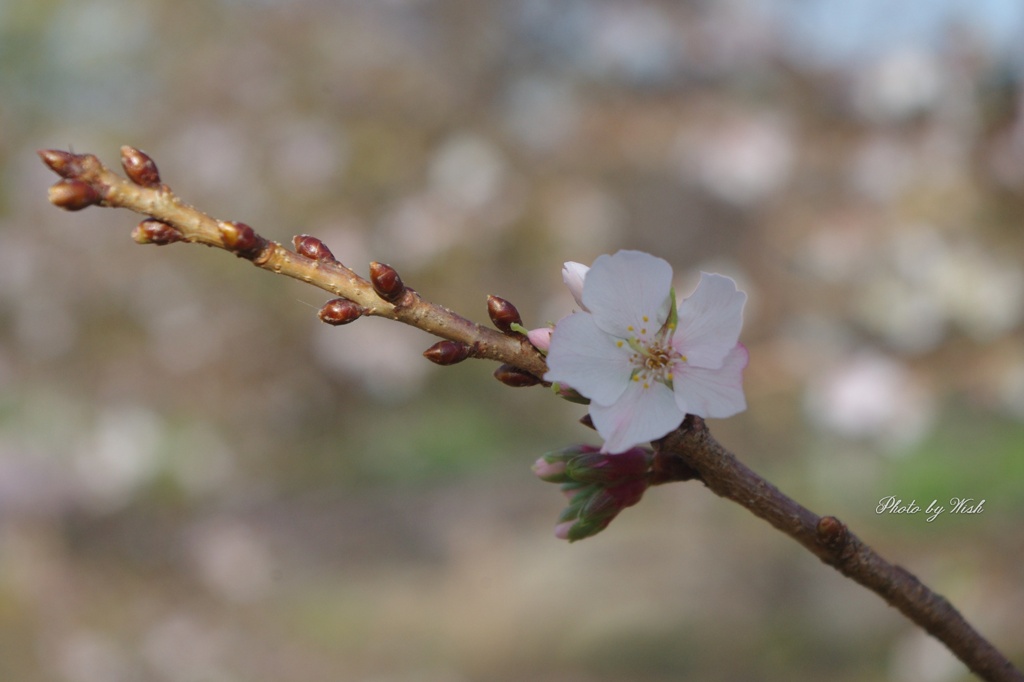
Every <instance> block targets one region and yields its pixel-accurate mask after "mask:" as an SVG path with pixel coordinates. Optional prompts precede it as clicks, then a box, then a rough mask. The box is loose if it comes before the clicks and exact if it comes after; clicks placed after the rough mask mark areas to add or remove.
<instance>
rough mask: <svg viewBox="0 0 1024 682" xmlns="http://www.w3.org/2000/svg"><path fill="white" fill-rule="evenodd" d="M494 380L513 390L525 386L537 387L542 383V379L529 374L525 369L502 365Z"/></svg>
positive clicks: (495, 373) (495, 372)
mask: <svg viewBox="0 0 1024 682" xmlns="http://www.w3.org/2000/svg"><path fill="white" fill-rule="evenodd" d="M494 378H495V379H497V380H498V381H500V382H501V383H503V384H505V385H506V386H511V387H513V388H523V387H525V386H536V385H537V384H539V383H540V379H538V378H537V377H535V376H534V375H532V374H530V373H529V372H527V371H526V370H525V369H519V368H518V367H513V366H512V365H508V364H506V365H502V366H501V367H499V368H498V369H496V370H494Z"/></svg>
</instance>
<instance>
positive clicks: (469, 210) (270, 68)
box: [0, 0, 1024, 682]
mask: <svg viewBox="0 0 1024 682" xmlns="http://www.w3.org/2000/svg"><path fill="white" fill-rule="evenodd" d="M1022 31H1024V5H1022V4H1021V3H1018V2H1016V0H986V1H981V0H973V1H968V0H959V1H958V0H908V1H906V2H901V3H898V4H896V5H894V4H893V3H889V2H883V1H882V0H865V1H861V2H841V1H839V0H815V1H811V0H749V1H745V0H732V1H727V2H707V1H698V0H688V1H683V2H678V1H676V2H670V1H668V0H664V1H658V0H643V1H636V0H628V1H627V0H604V1H598V0H594V1H589V2H585V1H583V0H563V1H560V2H550V1H548V2H545V1H542V0H524V1H522V2H500V1H498V0H436V1H431V0H419V1H416V0H374V1H368V0H364V1H356V0H348V1H340V2H325V1H323V0H320V1H317V0H249V1H248V2H246V1H244V0H218V1H212V2H197V1H195V0H184V1H182V0H176V1H174V2H171V1H169V0H167V1H161V0H145V1H139V0H75V1H73V2H72V1H71V0H44V1H40V0H0V679H4V680H18V681H20V682H42V681H51V680H52V681H55V682H87V681H88V682H92V681H95V680H103V681H105V682H119V681H134V680H153V681H158V682H162V681H166V682H234V681H239V682H244V681H250V680H252V681H256V682H259V681H263V680H268V681H269V680H304V681H310V682H318V681H321V680H322V681H327V680H331V681H341V682H347V681H360V682H364V681H365V682H469V681H477V680H481V681H492V680H494V681H498V682H504V681H509V682H513V681H519V680H538V681H541V682H547V681H551V682H555V681H557V682H605V681H613V680H627V679H628V680H635V681H639V682H661V681H667V680H681V679H691V680H709V681H747V680H754V681H758V680H763V681H766V682H771V681H776V680H780V681H781V680H787V681H797V682H800V681H804V680H806V681H812V680H813V681H817V680H823V679H828V680H835V681H839V682H844V681H858V682H860V681H865V680H866V681H874V680H878V681H899V682H902V681H915V682H955V681H959V680H967V679H970V678H969V676H968V675H967V674H966V672H965V671H964V669H963V668H962V666H960V664H959V663H957V662H956V661H955V660H953V659H952V658H951V657H950V656H949V655H948V654H946V653H945V652H944V650H943V649H942V648H941V647H940V646H939V645H937V644H936V643H934V642H932V641H931V640H930V639H929V638H927V637H925V636H924V635H922V634H921V633H920V632H919V631H917V630H916V629H915V628H913V627H912V626H911V625H910V624H909V623H908V622H907V621H906V620H905V619H904V618H903V617H902V616H901V615H900V614H898V613H897V612H896V611H895V610H893V609H891V608H889V607H888V606H887V605H886V604H885V603H884V602H882V601H881V600H880V599H879V598H878V597H877V596H875V595H873V594H871V593H869V592H867V591H865V590H863V589H862V588H860V587H858V586H856V585H854V584H852V583H850V582H849V581H847V580H845V579H843V578H841V577H840V576H839V575H838V574H836V573H835V572H834V571H832V570H831V569H830V568H828V567H826V566H824V565H823V564H821V563H820V562H819V561H818V560H817V559H815V558H814V557H812V556H811V555H809V554H808V553H807V552H806V551H804V550H803V549H802V548H800V547H799V546H798V545H796V544H795V543H794V542H792V541H791V540H789V539H788V538H786V537H784V536H783V535H780V534H779V533H776V532H774V531H773V530H771V529H770V528H769V527H768V526H767V525H765V524H764V523H763V522H762V521H760V520H758V519H756V518H754V517H752V516H751V515H750V514H748V513H747V512H745V511H744V510H742V509H740V508H739V507H737V506H736V505H733V504H730V503H726V502H724V501H721V500H719V499H718V498H716V497H714V496H713V495H712V494H710V493H709V492H708V491H706V490H705V489H703V488H702V487H701V486H700V485H698V484H692V483H691V484H674V485H670V486H665V487H663V488H658V489H655V490H652V491H649V492H648V494H647V495H646V497H645V499H644V500H643V501H642V502H641V503H640V505H639V506H637V507H635V508H632V509H629V510H627V511H626V512H624V513H623V514H622V515H621V516H620V517H619V518H618V519H617V520H616V521H615V522H614V523H613V524H612V526H611V527H610V528H609V529H608V530H607V531H605V532H604V533H602V534H601V535H599V536H597V537H595V538H592V539H588V540H585V541H583V542H580V543H577V544H574V545H572V546H569V545H567V544H565V543H562V542H559V541H557V540H555V539H554V537H553V536H552V528H553V526H554V524H555V521H556V517H557V515H558V513H559V511H560V510H561V508H562V507H563V506H564V500H563V499H562V498H561V496H560V495H559V493H558V491H557V489H556V487H555V486H552V485H549V484H544V483H541V482H539V481H538V480H537V479H535V478H534V477H533V476H532V474H531V473H530V465H531V463H532V462H533V461H534V459H536V457H537V456H539V455H540V454H542V453H543V452H545V451H548V450H552V449H557V448H561V447H564V446H566V445H569V444H572V443H577V442H581V441H584V442H594V440H593V435H592V434H591V433H590V432H589V431H588V430H586V429H585V428H583V427H582V426H580V425H578V424H577V423H576V420H577V419H578V418H579V417H580V416H582V415H583V413H584V411H583V409H582V408H581V407H579V406H574V405H570V404H567V403H564V402H562V401H559V400H557V399H555V398H554V397H553V396H552V395H551V394H550V393H548V392H546V391H544V390H543V389H540V388H533V389H515V390H513V389H510V388H507V387H505V386H503V385H501V384H499V383H498V382H496V381H494V380H493V379H492V378H491V373H492V371H493V370H494V367H493V366H491V365H488V364H486V363H483V362H466V363H464V364H462V365H458V366H455V367H450V368H438V367H435V366H433V365H431V364H430V363H428V362H427V361H425V360H424V359H423V358H422V357H421V355H420V353H421V352H422V351H423V350H424V349H426V348H427V347H428V346H430V345H431V344H432V343H433V341H434V340H433V339H431V338H429V337H428V336H426V335H424V334H423V333H422V332H419V331H417V330H414V329H408V328H402V327H401V325H396V324H394V323H390V322H387V321H383V320H375V319H369V320H360V321H358V322H357V323H355V324H352V325H350V326H348V327H344V328H330V327H327V326H326V325H322V324H320V323H319V322H318V321H317V318H316V311H317V309H318V307H319V306H320V305H321V304H322V303H323V302H324V301H325V300H326V299H327V298H328V297H327V296H326V295H324V294H323V293H322V292H320V291H319V290H317V289H313V288H311V287H309V286H305V285H301V284H299V283H296V282H292V281H285V280H284V278H279V277H273V276H271V275H269V274H268V273H265V272H262V271H259V270H257V269H254V268H252V267H250V266H248V265H247V264H246V263H244V262H242V261H238V260H236V259H234V258H232V257H231V256H229V255H227V254H225V253H223V252H220V251H215V250H213V249H202V248H196V247H191V246H184V245H174V246H169V247H165V248H157V247H139V246H137V245H135V244H134V243H133V242H132V241H131V239H130V238H129V231H130V230H131V228H132V227H133V226H134V225H135V224H136V222H137V221H138V220H139V218H138V217H137V216H134V215H132V214H129V213H128V212H125V211H112V210H106V209H98V208H93V209H89V210H86V211H84V212H81V213H77V214H68V213H63V212H61V211H59V210H56V209H54V208H52V207H51V206H49V205H48V203H47V201H46V189H47V187H48V185H50V184H51V183H52V182H54V181H55V180H56V176H54V175H53V174H52V173H50V172H49V170H47V169H46V168H45V167H44V166H43V165H42V164H41V163H40V162H39V160H38V158H37V157H36V155H35V150H36V149H39V148H62V149H67V148H71V149H73V150H74V151H76V152H92V153H96V154H98V155H99V156H100V157H101V158H102V159H103V160H104V161H106V162H107V163H108V164H110V165H111V166H112V167H115V168H116V167H117V163H118V148H119V146H120V145H122V144H131V145H133V146H137V147H139V148H141V149H144V150H146V151H147V152H149V153H150V154H151V155H152V156H153V157H154V158H155V160H156V161H157V163H158V164H159V166H160V169H161V171H162V175H163V179H164V180H165V182H167V183H169V184H170V185H171V186H172V187H173V188H174V189H175V190H176V191H177V192H178V194H179V195H180V196H181V197H183V198H184V199H185V200H186V201H188V202H190V203H193V204H195V205H197V206H199V207H200V208H202V209H203V210H205V211H206V212H208V213H211V214H212V215H215V216H217V217H218V218H222V219H231V220H242V221H245V222H248V223H250V224H251V225H253V226H254V227H255V228H256V229H257V230H258V231H259V232H261V233H262V234H263V235H265V236H267V237H268V238H271V239H274V240H277V241H280V242H283V243H289V242H290V239H291V237H292V235H294V234H297V233H310V234H313V235H316V236H319V237H321V238H322V239H323V240H324V241H325V242H326V243H327V244H328V246H329V247H330V248H331V249H332V250H333V252H334V253H335V254H336V255H337V256H338V258H339V259H340V260H342V261H343V262H345V263H346V264H350V265H351V266H352V267H354V268H355V269H356V270H357V271H360V272H365V269H366V264H367V263H368V262H369V261H370V260H380V261H383V262H387V263H390V264H392V265H394V266H395V267H396V268H397V269H398V271H399V272H400V273H401V274H402V276H403V277H404V278H405V280H406V282H407V283H409V284H410V285H411V286H413V287H415V288H416V289H417V290H418V291H420V292H421V293H422V294H423V295H424V296H425V297H427V298H428V299H431V300H433V301H436V302H439V303H442V304H444V305H446V306H448V307H451V308H453V309H455V310H456V311H458V312H460V313H462V314H464V315H466V316H468V317H470V318H472V319H474V320H476V321H486V320H487V315H486V308H485V300H486V295H487V294H495V295H499V296H502V297H504V298H507V299H510V300H511V301H513V302H514V303H515V304H516V305H517V306H518V307H519V309H520V311H521V312H522V313H523V316H524V318H525V320H526V322H527V324H528V325H529V326H540V325H542V324H544V323H547V322H553V321H555V320H557V319H559V318H560V317H561V316H562V315H564V314H566V313H568V312H569V311H570V310H571V307H572V301H571V298H569V296H568V294H567V293H566V292H564V291H563V289H564V287H563V286H562V283H561V277H560V267H561V263H562V262H563V261H566V260H576V261H581V262H584V263H589V262H591V261H592V260H593V259H594V258H595V257H596V256H598V255H599V254H602V253H609V252H614V251H616V250H618V249H620V248H635V249H642V250H646V251H650V252H652V253H654V254H656V255H659V256H661V257H663V258H665V259H667V260H668V261H670V262H671V263H672V264H673V266H674V267H675V271H676V276H677V283H676V287H677V291H679V293H680V295H685V294H686V293H688V292H689V291H691V290H692V287H693V286H694V284H695V283H696V280H697V276H698V273H699V271H700V270H702V269H703V270H710V271H717V272H722V273H725V274H728V275H730V276H732V277H734V278H736V279H737V281H738V282H740V284H741V287H742V288H744V289H745V290H746V291H747V292H748V294H749V296H750V300H749V303H748V306H747V312H746V326H745V329H744V333H743V337H742V339H743V341H744V342H745V343H746V344H747V346H748V347H749V349H750V356H751V360H750V366H749V368H748V369H747V372H746V390H747V396H748V402H749V409H748V411H747V412H746V413H744V414H742V415H740V416H738V417H736V418H733V419H730V420H725V421H715V422H712V423H711V427H712V430H713V432H714V433H715V434H716V436H717V437H718V439H719V440H720V441H722V442H723V443H724V444H725V445H726V446H728V447H730V448H731V449H732V450H734V451H735V452H736V453H737V454H738V455H739V456H740V457H741V458H742V459H743V460H744V461H745V462H746V463H747V464H748V465H750V466H751V467H753V468H754V469H755V470H757V471H759V472H760V473H762V474H763V475H765V476H767V477H768V478H769V479H770V480H771V481H773V482H774V483H776V484H777V485H779V487H781V488H782V489H783V491H785V492H787V493H788V494H790V495H791V496H793V497H795V498H796V499H798V500H799V501H801V502H802V503H804V504H805V505H807V506H809V507H810V508H811V509H813V510H814V511H816V512H818V513H821V514H826V513H827V514H834V515H836V516H838V517H840V518H841V519H843V520H844V521H846V522H847V523H848V524H849V525H850V526H851V527H852V529H853V530H854V531H855V532H856V533H857V534H858V535H859V536H860V537H861V538H863V539H864V540H866V541H867V542H869V543H870V544H872V545H874V546H875V547H876V548H877V549H878V550H880V551H881V552H882V553H883V555H885V556H886V557H888V558H889V559H890V560H892V561H895V562H896V563H899V564H901V565H904V566H906V567H907V568H909V569H910V570H911V571H913V572H914V573H916V574H917V575H918V576H919V577H920V578H921V579H922V580H924V581H925V582H926V583H928V584H929V585H930V586H932V587H933V588H935V589H936V590H938V591H939V592H941V593H943V594H944V595H945V596H947V597H948V598H949V599H950V600H951V601H952V602H953V603H954V604H955V605H956V606H957V607H958V608H959V609H960V610H961V611H962V612H963V613H964V614H965V616H966V617H967V618H968V619H969V620H970V621H971V622H972V623H974V624H975V625H976V626H977V627H978V628H979V629H980V630H981V631H982V632H983V633H984V634H986V635H988V636H989V637H990V638H991V639H992V641H993V642H994V643H995V644H996V645H997V646H999V647H1001V648H1002V649H1003V651H1004V652H1005V653H1007V654H1008V655H1009V656H1010V657H1011V658H1014V659H1015V660H1016V662H1017V663H1018V665H1021V664H1024V641H1022V639H1021V636H1020V633H1021V632H1024V567H1022V563H1021V561H1020V557H1021V556H1022V555H1024V524H1022V523H1021V519H1022V516H1024V343H1022V337H1024V329H1022V316H1024V235H1022V231H1021V217H1022V215H1024V195H1022V193H1021V190H1022V187H1024V109H1022V105H1024V90H1022V87H1021V77H1022V67H1024V48H1022V45H1024V43H1022V41H1021V40H1020V36H1021V35H1022ZM890 495H891V496H896V497H898V498H900V499H902V500H904V502H910V501H912V500H913V501H916V502H917V503H918V504H919V505H921V506H922V508H923V507H925V506H926V505H927V504H928V503H929V502H931V501H932V500H938V501H939V503H940V504H943V505H947V507H948V500H949V499H950V498H952V497H960V498H972V499H974V500H975V501H980V500H982V499H983V500H985V502H984V507H983V512H982V513H980V514H975V515H953V514H950V513H948V512H947V513H946V514H944V515H942V516H941V517H939V518H937V519H935V520H934V521H933V522H931V523H929V522H927V521H926V519H925V514H924V513H923V512H921V513H918V514H916V515H902V516H897V515H879V514H877V513H876V512H875V508H876V506H877V505H878V504H879V501H880V500H881V499H882V498H884V497H887V496H890Z"/></svg>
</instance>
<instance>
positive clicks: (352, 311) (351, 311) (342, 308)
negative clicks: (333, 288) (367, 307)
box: [319, 298, 363, 326]
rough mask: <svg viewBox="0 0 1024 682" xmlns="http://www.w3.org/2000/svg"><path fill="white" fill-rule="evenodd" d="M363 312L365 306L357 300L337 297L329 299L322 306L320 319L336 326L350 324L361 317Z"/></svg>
mask: <svg viewBox="0 0 1024 682" xmlns="http://www.w3.org/2000/svg"><path fill="white" fill-rule="evenodd" d="M362 314H363V308H362V307H361V306H360V305H359V304H358V303H356V302H355V301H350V300H348V299H347V298H335V299H333V300H330V301H328V302H327V303H325V304H324V306H323V307H322V308H320V313H319V316H320V321H321V322H326V323H327V324H333V325H335V326H337V325H342V324H348V323H349V322H353V321H355V320H357V319H359V318H360V317H361V316H362Z"/></svg>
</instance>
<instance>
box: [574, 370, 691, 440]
mask: <svg viewBox="0 0 1024 682" xmlns="http://www.w3.org/2000/svg"><path fill="white" fill-rule="evenodd" d="M684 416H685V413H683V412H682V411H680V410H679V408H678V407H676V404H675V400H674V399H673V397H672V391H670V390H669V388H668V387H667V386H665V384H661V383H655V384H652V385H651V386H650V387H648V388H644V387H643V385H642V384H640V383H639V382H636V381H631V382H630V383H629V388H627V389H626V391H625V393H623V394H622V397H621V398H620V399H619V400H618V402H616V403H615V404H614V405H607V406H605V405H599V404H596V403H591V404H590V417H591V419H593V421H594V427H595V428H596V429H597V432H598V433H599V434H601V437H602V438H604V447H603V448H601V449H602V450H603V451H604V452H611V453H619V452H625V451H626V450H628V449H630V448H631V447H634V446H636V445H640V444H641V443H648V442H650V441H652V440H654V439H655V438H661V437H662V436H664V435H665V434H666V433H668V432H670V431H672V429H674V428H676V427H677V426H679V423H680V422H681V421H683V417H684Z"/></svg>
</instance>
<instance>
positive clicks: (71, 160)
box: [36, 149, 82, 178]
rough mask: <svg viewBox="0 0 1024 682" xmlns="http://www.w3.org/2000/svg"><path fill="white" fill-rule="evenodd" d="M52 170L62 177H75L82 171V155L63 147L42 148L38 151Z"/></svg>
mask: <svg viewBox="0 0 1024 682" xmlns="http://www.w3.org/2000/svg"><path fill="white" fill-rule="evenodd" d="M36 153H37V154H39V158H41V159H42V160H43V163H45V164H46V165H47V166H48V167H49V168H50V170H52V171H53V172H54V173H56V174H57V175H59V176H61V177H62V178H74V177H75V176H77V175H78V174H79V173H81V172H82V164H81V156H79V155H78V154H72V153H71V152H66V151H63V150H61V149H40V150H38V151H36Z"/></svg>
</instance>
